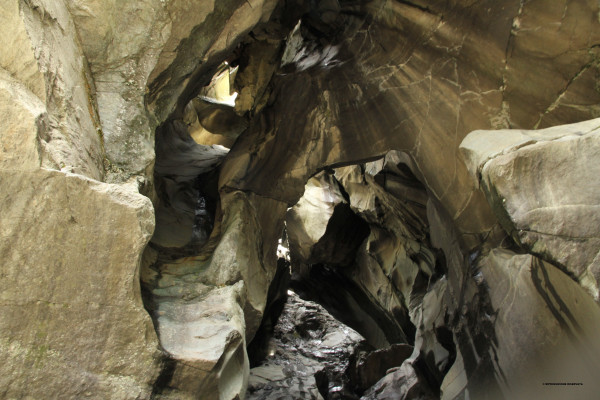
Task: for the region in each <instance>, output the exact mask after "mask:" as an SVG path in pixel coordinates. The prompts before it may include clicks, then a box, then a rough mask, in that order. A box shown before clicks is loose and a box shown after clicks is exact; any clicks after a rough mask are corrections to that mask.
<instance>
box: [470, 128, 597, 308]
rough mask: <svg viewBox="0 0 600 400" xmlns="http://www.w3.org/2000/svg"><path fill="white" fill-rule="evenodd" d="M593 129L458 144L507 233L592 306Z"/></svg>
mask: <svg viewBox="0 0 600 400" xmlns="http://www.w3.org/2000/svg"><path fill="white" fill-rule="evenodd" d="M598 128H600V120H598V119H595V120H590V121H586V122H582V123H578V124H573V125H565V126H557V127H553V128H548V129H544V130H539V131H519V130H509V131H499V132H488V131H475V132H473V133H472V134H470V135H469V136H467V138H466V139H465V140H464V141H463V144H462V145H461V146H462V149H463V153H464V154H465V157H466V158H467V160H468V161H469V164H470V169H471V171H472V173H473V174H474V176H476V177H478V179H479V180H480V184H481V186H482V188H483V190H484V191H485V193H486V196H487V198H488V200H489V202H490V204H491V205H492V207H493V208H494V211H495V212H496V214H497V215H498V219H499V221H500V222H501V223H502V225H503V227H504V228H505V229H506V231H507V232H508V233H509V234H510V235H511V236H512V237H513V239H514V240H515V241H517V242H518V243H520V244H521V245H522V246H524V247H525V248H526V249H527V250H528V251H530V252H532V253H534V254H538V255H540V256H541V257H543V258H545V259H547V260H549V261H551V262H554V263H556V264H557V265H560V266H561V267H562V268H564V269H565V270H566V271H568V272H569V273H570V274H572V275H573V277H574V278H575V279H577V280H578V281H579V282H580V283H581V284H582V285H583V286H584V287H586V289H587V290H588V291H589V293H590V294H591V295H592V296H593V297H594V298H595V299H596V300H598V296H599V294H600V292H599V289H598V282H599V279H600V264H599V263H600V224H599V223H598V215H599V211H600V208H599V207H600V190H599V189H598V188H599V187H600V182H598V177H599V176H600V169H599V167H598V163H597V162H596V161H595V160H596V158H597V155H598V153H599V152H600V132H599V131H598ZM490 137H494V138H495V139H490Z"/></svg>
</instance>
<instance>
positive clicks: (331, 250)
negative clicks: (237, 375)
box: [248, 152, 456, 399]
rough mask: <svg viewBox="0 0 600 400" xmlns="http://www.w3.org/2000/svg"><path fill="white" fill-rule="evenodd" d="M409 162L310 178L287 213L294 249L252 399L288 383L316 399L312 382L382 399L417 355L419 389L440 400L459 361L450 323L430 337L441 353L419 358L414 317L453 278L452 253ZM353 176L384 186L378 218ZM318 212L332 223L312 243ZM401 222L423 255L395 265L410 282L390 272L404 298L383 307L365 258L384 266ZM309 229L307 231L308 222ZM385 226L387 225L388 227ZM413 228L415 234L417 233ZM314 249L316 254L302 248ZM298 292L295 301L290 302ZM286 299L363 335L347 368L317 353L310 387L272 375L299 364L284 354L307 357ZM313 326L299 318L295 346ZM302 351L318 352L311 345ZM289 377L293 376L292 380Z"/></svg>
mask: <svg viewBox="0 0 600 400" xmlns="http://www.w3.org/2000/svg"><path fill="white" fill-rule="evenodd" d="M402 159H403V158H402V157H398V156H397V155H396V154H395V153H394V152H392V153H391V155H390V156H387V157H386V158H385V159H383V160H379V161H374V162H372V163H368V164H366V165H349V166H347V167H343V168H342V169H341V170H338V171H336V170H335V169H327V170H326V171H323V172H321V173H319V174H317V175H315V176H314V177H313V178H311V180H309V182H308V183H307V186H306V189H305V195H304V197H303V199H301V200H300V201H299V202H298V203H297V204H296V205H295V206H294V207H291V208H290V209H289V210H288V214H287V217H286V230H285V231H284V237H283V239H282V240H281V242H283V243H287V244H288V245H289V252H288V253H289V257H287V258H279V261H278V269H277V273H276V275H275V278H274V280H273V282H272V284H271V286H270V287H269V293H268V300H267V307H266V309H265V314H264V317H263V322H262V324H261V327H260V328H259V331H258V332H257V334H256V335H255V336H254V339H253V340H252V341H251V342H250V344H249V345H248V354H249V356H250V363H251V368H252V369H251V380H250V385H249V398H251V399H258V398H260V399H269V398H277V395H278V393H280V391H281V390H283V389H282V387H284V388H286V390H292V393H295V395H296V396H297V397H295V398H309V397H310V396H312V395H311V394H310V393H311V392H310V390H309V389H307V388H310V387H312V386H311V385H315V386H316V388H317V389H316V390H318V391H319V393H320V395H321V396H322V397H323V398H325V399H334V398H348V399H350V398H359V397H361V396H363V395H364V396H367V397H365V398H378V397H377V394H373V393H371V394H368V393H366V392H367V389H369V388H370V387H371V386H373V385H375V384H376V383H377V382H378V381H379V380H380V379H382V378H384V377H385V376H386V373H387V372H388V371H389V370H393V369H394V368H400V367H401V365H402V364H403V362H404V361H406V360H407V359H409V358H411V357H412V361H411V368H412V369H413V370H414V372H413V374H415V376H418V377H419V378H418V379H419V380H420V381H421V382H423V384H422V385H421V386H422V387H421V386H419V387H420V389H418V390H422V391H423V393H426V394H428V395H431V396H432V397H431V398H435V397H436V396H438V397H439V393H440V389H439V388H440V385H441V382H442V380H443V378H444V376H445V375H446V373H447V372H448V370H449V368H450V367H451V366H452V364H453V363H454V359H455V357H456V349H455V346H454V342H453V334H452V331H451V330H450V329H448V328H447V327H446V326H445V325H442V326H435V325H434V326H433V327H431V328H428V329H431V331H430V332H428V333H427V336H428V337H429V338H430V339H429V340H430V341H432V342H431V343H429V344H428V346H429V345H430V346H433V348H425V347H423V348H421V349H419V351H418V352H417V353H415V354H413V351H414V346H415V345H416V343H415V339H416V335H417V326H416V325H415V323H419V321H418V317H416V316H415V315H414V314H415V312H422V311H418V310H419V309H420V307H421V304H422V303H423V297H424V295H425V294H426V293H427V292H428V291H429V290H430V289H431V288H432V287H433V286H434V284H435V283H436V282H439V281H440V279H442V278H443V277H444V276H445V273H446V271H447V266H446V264H445V263H446V260H445V257H444V255H443V252H442V251H441V250H439V249H435V248H433V247H432V246H431V245H430V244H429V232H428V229H429V228H428V224H427V216H426V212H425V207H424V205H425V203H426V202H427V198H428V196H427V193H426V189H425V187H424V186H423V185H422V184H421V183H420V181H419V180H418V179H417V178H416V177H415V175H414V174H413V173H412V171H411V169H410V167H409V166H408V165H406V164H404V163H402V162H399V160H402ZM344 168H346V170H344ZM348 170H353V171H354V172H357V171H360V173H361V174H362V177H361V178H360V182H361V185H362V184H364V185H367V187H366V189H367V192H372V191H375V192H377V190H381V191H380V192H377V193H378V195H379V196H380V197H381V198H376V199H375V200H377V201H373V202H372V205H373V207H374V208H375V209H374V210H373V211H374V212H373V213H371V214H364V210H363V211H362V212H361V211H358V209H357V208H356V207H355V208H352V207H351V202H352V200H354V201H357V197H356V192H357V189H356V187H353V186H352V185H351V184H350V181H349V180H348V179H345V178H344V177H346V178H347V176H348V174H349V171H348ZM367 176H370V178H367ZM354 178H356V176H355V177H354ZM342 182H344V184H345V186H344V184H342ZM365 182H368V184H367V183H365ZM368 185H371V186H368ZM375 187H378V188H379V189H374V188H375ZM363 189H365V188H363ZM390 192H391V193H393V194H390ZM385 193H387V194H385ZM363 194H364V193H363ZM306 197H308V198H309V199H308V201H307V199H306ZM388 197H393V198H395V199H398V198H399V199H401V201H402V202H403V205H404V207H405V208H404V212H405V213H406V214H404V215H403V214H402V213H401V218H400V219H399V220H398V219H395V218H396V217H397V215H396V216H395V217H391V216H390V207H391V206H393V205H394V203H390V199H389V198H388ZM319 201H321V203H319ZM307 204H308V205H307ZM319 205H320V206H323V207H324V209H321V210H319V211H318V212H317V213H314V212H313V211H314V210H312V211H311V210H310V209H307V207H308V208H310V207H315V206H316V207H317V208H318V207H319ZM396 211H398V210H397V209H394V212H396ZM368 215H370V216H368ZM402 215H403V216H402ZM311 216H312V217H314V218H317V219H318V218H325V220H324V225H325V228H324V229H323V226H321V230H322V232H321V233H320V236H319V237H318V238H312V239H313V241H312V242H311V243H309V242H310V240H309V239H308V236H310V235H308V236H306V235H304V233H306V232H302V230H303V229H308V230H310V229H311V222H310V217H311ZM405 217H406V218H405ZM421 218H422V219H421ZM399 221H400V222H401V223H402V226H403V227H404V228H402V229H401V230H402V232H403V234H404V235H406V236H404V239H401V240H414V239H416V238H418V240H417V241H415V242H414V243H415V244H416V245H418V246H419V249H420V250H419V251H417V252H410V253H408V254H406V255H405V258H402V260H404V261H401V260H400V259H397V260H396V261H395V262H394V263H398V262H402V263H404V265H405V266H404V267H403V268H408V270H407V271H412V272H410V273H409V276H408V277H406V276H403V275H402V273H401V272H399V271H398V270H396V271H394V270H392V271H390V272H389V273H388V274H387V275H386V276H385V278H384V277H379V279H384V281H382V283H383V284H385V285H386V286H388V290H390V293H389V294H388V295H389V296H392V297H393V298H396V299H397V301H398V303H397V305H396V306H393V307H390V308H386V306H385V301H382V299H385V297H378V296H381V293H377V292H373V291H371V290H370V289H369V288H368V287H367V286H365V285H363V284H361V281H360V279H361V276H362V277H364V268H365V265H364V264H363V263H364V259H363V258H362V257H364V256H365V252H367V253H369V252H372V253H369V254H371V255H370V256H369V257H370V258H372V259H373V258H378V257H379V261H378V262H379V264H377V265H378V268H382V269H385V268H386V267H385V264H386V261H385V257H383V256H381V254H379V255H378V252H382V251H383V253H385V250H386V245H384V243H385V242H386V241H389V240H390V236H389V235H391V237H395V236H394V233H393V232H394V230H395V229H396V230H397V229H398V227H397V226H396V227H395V228H394V223H398V222H399ZM322 222H323V221H322ZM302 224H304V226H300V225H302ZM383 226H387V227H386V228H385V229H383V230H382V229H381V228H382V227H383ZM312 228H314V227H312ZM388 230H389V231H388ZM411 230H412V231H413V232H412V234H411V233H409V232H410V231H411ZM383 231H385V232H386V233H382V232H383ZM417 231H418V232H417ZM397 233H398V231H396V234H397ZM374 234H375V235H376V238H375V239H374V238H373V235H374ZM400 236H401V237H402V235H400ZM410 238H413V239H410ZM396 239H398V238H396ZM411 243H413V242H411ZM415 244H413V246H414V245H415ZM307 245H308V246H309V248H308V249H307V248H306V247H303V246H307ZM425 248H429V250H425ZM388 264H389V260H388ZM396 268H398V267H396ZM406 278H408V281H406ZM400 282H402V283H400ZM402 285H404V286H405V287H402ZM406 286H409V287H406ZM380 292H381V291H380ZM290 296H293V297H292V299H291V300H290ZM286 301H291V304H294V305H295V306H296V307H301V306H299V305H298V302H299V301H305V302H310V303H312V304H317V305H319V306H320V307H323V309H324V312H327V313H328V314H330V315H331V317H333V318H335V319H336V320H337V321H339V323H341V324H343V325H344V326H347V327H348V329H351V330H352V331H353V332H356V333H357V334H358V335H360V337H361V341H360V344H356V346H355V348H354V350H353V351H352V352H350V353H348V354H345V357H346V358H345V359H344V360H340V361H338V364H335V363H334V364H335V365H332V363H331V361H327V360H325V359H322V360H318V357H317V360H318V361H320V362H321V367H320V369H317V370H316V371H313V372H314V373H313V374H312V375H311V376H309V377H305V379H306V382H307V383H306V387H303V386H302V385H300V386H299V385H297V384H295V383H294V382H293V380H294V379H297V377H296V378H292V377H291V375H286V374H284V375H282V376H280V377H279V378H280V379H278V380H277V379H276V377H277V376H278V375H277V374H276V373H273V371H272V370H269V368H272V367H273V365H274V364H275V365H276V364H278V363H279V364H286V363H287V364H290V363H292V364H293V362H292V361H290V356H289V354H288V355H285V356H283V357H282V352H285V351H288V352H291V353H294V352H296V351H299V350H298V346H300V345H298V344H296V348H294V346H292V347H291V348H290V343H289V342H290V340H289V338H288V336H289V334H290V332H289V331H285V329H286V324H287V325H289V323H290V322H289V319H290V316H289V314H290V311H289V310H287V309H288V308H289V307H290V304H287V303H286ZM286 310H287V311H286ZM416 310H417V311H416ZM415 318H417V319H415ZM287 328H288V329H289V326H287ZM307 329H308V330H311V328H310V327H308V328H306V327H304V326H303V322H302V321H298V325H297V326H296V327H294V329H293V332H295V333H294V334H295V335H296V334H297V335H298V337H297V338H295V339H293V340H291V342H294V340H296V339H298V340H302V339H303V338H305V337H307V334H306V331H307ZM422 329H423V328H422V327H421V330H422ZM421 334H423V332H421ZM308 336H310V335H308ZM317 336H318V335H317ZM302 346H305V347H307V348H310V345H306V344H304V345H302ZM284 349H287V350H284ZM314 351H315V352H317V353H318V352H319V350H314ZM278 357H279V358H278ZM375 360H376V361H375ZM311 365H312V364H311ZM336 368H338V369H337V370H336ZM340 369H341V370H342V371H343V372H340ZM255 371H256V372H255ZM290 371H291V370H288V374H291V372H290ZM269 379H272V380H273V381H269ZM282 382H285V383H282ZM309 382H312V383H309ZM265 388H266V389H265ZM293 390H297V392H293ZM415 390H417V389H415ZM303 396H304V397H303ZM369 396H371V397H369ZM311 398H312V397H311ZM428 398H429V397H428Z"/></svg>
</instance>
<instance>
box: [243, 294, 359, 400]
mask: <svg viewBox="0 0 600 400" xmlns="http://www.w3.org/2000/svg"><path fill="white" fill-rule="evenodd" d="M267 346H268V349H269V351H268V353H267V357H266V359H265V360H263V361H262V362H261V363H260V364H259V365H258V366H256V367H254V368H252V369H250V376H249V378H248V394H247V397H246V398H247V399H256V400H258V399H265V400H266V399H269V400H274V399H283V398H286V399H298V400H300V399H323V398H324V399H352V398H358V397H357V396H356V395H355V394H354V393H353V392H352V391H351V388H350V382H349V377H348V372H347V371H346V370H347V369H348V367H349V363H350V359H351V357H352V356H355V355H356V354H357V352H358V351H359V350H361V349H367V348H368V346H367V345H366V342H365V340H364V338H363V337H362V336H361V335H359V334H358V333H357V332H356V331H354V330H353V329H351V328H349V327H348V326H346V325H343V324H342V323H340V322H339V321H337V320H336V319H334V318H333V317H332V316H331V315H330V314H329V313H328V312H327V311H326V310H325V309H324V308H323V307H321V306H320V305H318V304H316V303H313V302H310V301H305V300H302V299H301V298H300V297H299V296H298V295H297V294H295V293H294V292H291V291H288V298H287V302H286V304H285V306H284V308H283V311H282V314H281V316H280V318H279V321H278V322H277V324H276V326H275V329H274V332H273V337H272V338H271V340H270V341H269V342H268V344H267Z"/></svg>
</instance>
